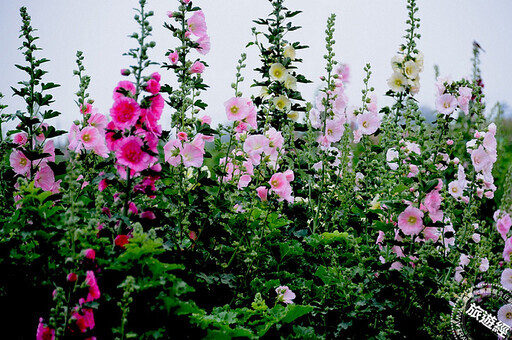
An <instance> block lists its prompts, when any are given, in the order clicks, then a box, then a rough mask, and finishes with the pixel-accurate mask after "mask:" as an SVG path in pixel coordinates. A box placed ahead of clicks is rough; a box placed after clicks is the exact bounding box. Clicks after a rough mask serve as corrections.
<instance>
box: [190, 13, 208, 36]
mask: <svg viewBox="0 0 512 340" xmlns="http://www.w3.org/2000/svg"><path fill="white" fill-rule="evenodd" d="M187 25H188V30H189V31H190V32H192V34H194V35H195V36H197V37H202V36H204V35H205V34H206V20H205V17H204V13H203V11H196V12H194V14H192V16H191V17H190V18H189V19H188V20H187Z"/></svg>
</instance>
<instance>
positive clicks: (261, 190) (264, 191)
mask: <svg viewBox="0 0 512 340" xmlns="http://www.w3.org/2000/svg"><path fill="white" fill-rule="evenodd" d="M256 192H257V193H258V197H259V198H260V200H261V201H262V202H266V201H267V195H268V189H267V188H266V187H264V186H261V187H258V188H256Z"/></svg>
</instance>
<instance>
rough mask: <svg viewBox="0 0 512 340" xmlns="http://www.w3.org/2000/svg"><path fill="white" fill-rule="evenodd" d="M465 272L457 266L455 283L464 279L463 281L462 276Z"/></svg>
mask: <svg viewBox="0 0 512 340" xmlns="http://www.w3.org/2000/svg"><path fill="white" fill-rule="evenodd" d="M463 272H464V269H462V267H460V266H457V267H455V277H454V279H455V281H457V282H461V281H462V279H463V276H462V273H463Z"/></svg>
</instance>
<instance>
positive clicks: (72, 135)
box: [68, 124, 80, 151]
mask: <svg viewBox="0 0 512 340" xmlns="http://www.w3.org/2000/svg"><path fill="white" fill-rule="evenodd" d="M79 133H80V128H79V127H78V125H75V124H72V125H71V128H70V129H69V133H68V143H69V145H68V149H69V150H72V151H76V149H77V147H78V146H79V143H80V141H79V140H78V134H79Z"/></svg>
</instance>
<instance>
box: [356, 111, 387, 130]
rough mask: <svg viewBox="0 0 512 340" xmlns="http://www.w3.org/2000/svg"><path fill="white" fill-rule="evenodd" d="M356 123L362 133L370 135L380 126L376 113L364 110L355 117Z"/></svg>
mask: <svg viewBox="0 0 512 340" xmlns="http://www.w3.org/2000/svg"><path fill="white" fill-rule="evenodd" d="M356 123H357V126H358V127H357V130H358V131H359V132H360V133H361V134H362V135H372V134H373V133H375V131H377V129H378V128H379V127H380V123H381V119H380V116H379V115H378V114H374V113H371V112H365V113H363V114H361V115H358V116H357V117H356Z"/></svg>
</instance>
